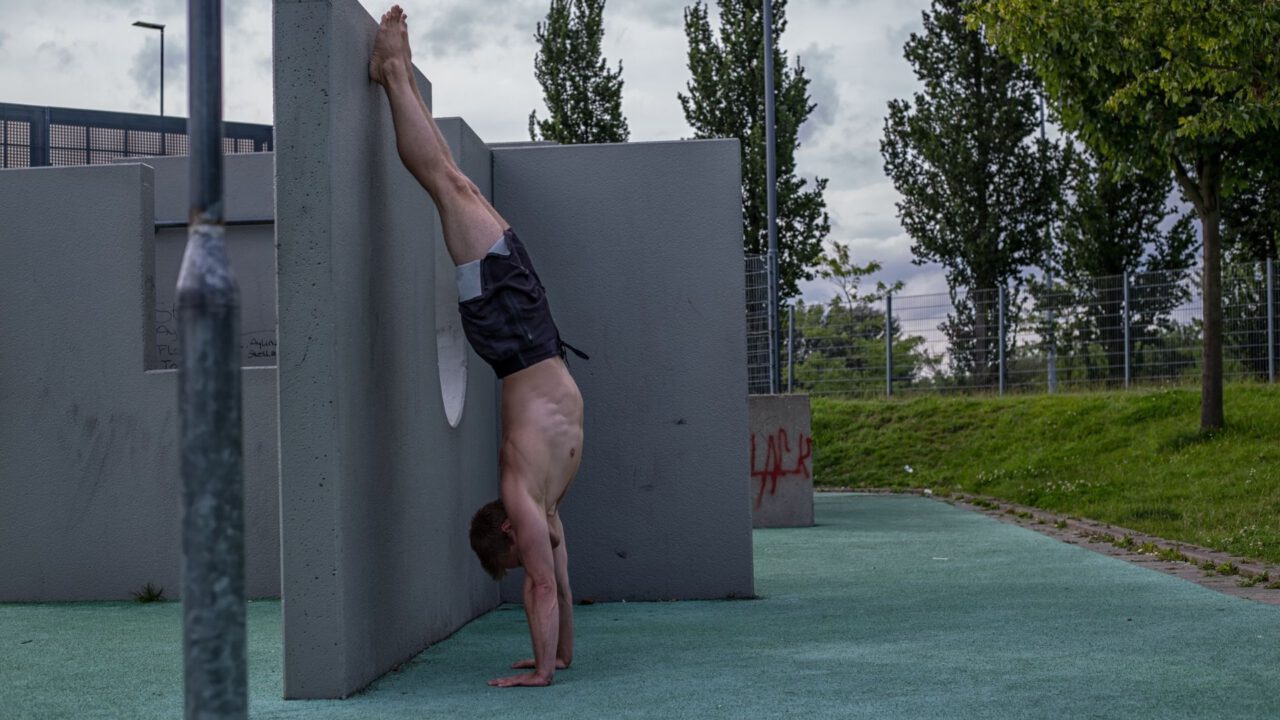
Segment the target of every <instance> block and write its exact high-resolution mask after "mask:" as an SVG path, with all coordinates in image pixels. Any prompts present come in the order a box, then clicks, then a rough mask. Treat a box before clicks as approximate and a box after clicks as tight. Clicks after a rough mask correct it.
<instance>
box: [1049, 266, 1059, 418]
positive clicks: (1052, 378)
mask: <svg viewBox="0 0 1280 720" xmlns="http://www.w3.org/2000/svg"><path fill="white" fill-rule="evenodd" d="M1048 279H1049V295H1048V298H1049V310H1048V315H1049V317H1048V321H1049V392H1050V393H1055V392H1057V391H1058V334H1057V332H1056V328H1055V327H1054V326H1053V324H1054V322H1055V321H1056V320H1057V317H1056V314H1055V313H1054V311H1053V275H1052V274H1050V275H1049V278H1048Z"/></svg>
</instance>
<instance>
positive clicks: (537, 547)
mask: <svg viewBox="0 0 1280 720" xmlns="http://www.w3.org/2000/svg"><path fill="white" fill-rule="evenodd" d="M508 483H510V484H511V485H515V486H517V488H518V489H517V490H516V491H515V492H510V493H509V492H506V490H507V487H508ZM503 491H504V492H503V493H502V495H503V498H502V501H503V505H505V506H506V509H507V517H509V518H511V525H512V527H513V529H514V530H515V535H516V546H517V549H518V551H519V553H520V560H521V564H523V565H524V572H525V576H524V612H525V616H526V617H527V619H528V621H529V634H530V636H531V637H532V640H533V660H534V671H533V672H532V673H525V674H521V675H513V676H511V677H506V678H498V679H496V680H490V681H489V684H490V685H496V686H498V687H512V686H515V685H549V684H551V680H552V678H553V677H554V676H555V672H556V668H555V662H556V642H557V639H558V636H559V632H560V629H559V625H560V617H559V609H558V607H557V605H558V603H557V602H556V576H555V557H554V555H553V553H552V550H551V537H550V535H548V533H547V516H546V514H545V512H543V510H542V509H541V508H539V507H538V506H537V504H536V503H534V502H533V499H532V498H530V497H529V495H528V494H527V493H526V492H524V490H523V488H519V487H518V482H517V481H514V480H510V481H508V480H505V479H504V481H503ZM509 496H510V498H509Z"/></svg>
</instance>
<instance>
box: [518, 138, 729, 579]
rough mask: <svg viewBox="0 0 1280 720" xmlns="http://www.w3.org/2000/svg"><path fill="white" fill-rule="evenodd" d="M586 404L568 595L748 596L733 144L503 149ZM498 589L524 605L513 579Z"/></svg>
mask: <svg viewBox="0 0 1280 720" xmlns="http://www.w3.org/2000/svg"><path fill="white" fill-rule="evenodd" d="M493 153H494V198H495V204H496V206H497V209H498V211H499V212H500V213H502V214H503V216H504V217H505V218H506V219H507V221H508V222H510V223H511V224H512V226H513V227H514V229H515V231H516V233H517V234H518V235H520V237H521V239H523V240H524V241H525V244H526V245H527V246H528V248H529V252H530V254H531V256H532V258H533V261H534V264H535V265H536V267H537V269H538V273H539V275H540V276H541V277H542V280H543V282H544V284H545V285H546V287H547V295H548V298H549V299H550V302H551V307H552V310H553V312H554V314H555V318H556V322H557V324H558V325H559V327H560V332H561V335H562V337H563V338H564V339H565V340H567V341H568V342H570V343H572V344H574V345H576V346H578V347H580V348H582V349H583V350H585V351H586V352H587V353H588V354H590V355H591V360H589V361H581V360H577V359H573V358H571V368H572V370H573V374H574V377H575V378H576V379H577V381H578V384H579V385H580V387H581V389H582V394H583V397H584V400H585V403H586V418H585V423H586V437H585V440H584V444H583V455H582V458H583V459H582V467H581V469H580V471H579V474H578V478H577V480H576V481H575V484H574V486H573V489H572V490H571V491H570V493H569V496H568V498H567V500H566V501H565V504H564V506H563V510H562V513H561V514H562V517H563V518H564V522H565V528H566V535H567V538H568V543H569V552H570V567H571V568H572V573H571V578H572V581H573V589H574V592H575V594H576V595H577V596H578V597H581V598H594V599H606V600H607V599H617V598H627V599H632V598H637V599H652V600H657V599H669V598H686V599H687V598H714V597H725V596H729V595H737V596H746V595H750V594H752V588H753V582H752V570H751V507H750V503H749V498H748V496H747V493H746V490H745V488H744V485H743V482H742V478H744V477H746V476H747V472H748V471H749V468H748V447H747V443H748V431H747V400H746V394H745V392H744V388H746V386H747V385H746V382H747V379H746V365H745V363H744V362H743V360H742V359H743V358H745V357H746V345H745V337H746V331H745V319H744V315H743V310H742V307H743V305H742V303H743V297H744V287H743V274H742V242H741V219H740V213H741V196H740V185H739V175H738V148H737V145H736V143H735V142H733V141H697V142H672V143H630V144H620V145H594V146H559V147H557V146H537V147H525V148H509V149H495V150H494V151H493ZM503 596H504V598H505V599H509V600H518V598H519V585H518V579H517V578H513V579H511V580H508V581H506V584H505V585H504V592H503Z"/></svg>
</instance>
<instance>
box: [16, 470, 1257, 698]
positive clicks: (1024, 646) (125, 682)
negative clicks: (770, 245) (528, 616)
mask: <svg viewBox="0 0 1280 720" xmlns="http://www.w3.org/2000/svg"><path fill="white" fill-rule="evenodd" d="M815 502H816V503H817V518H818V522H819V525H818V526H817V527H813V528H806V529H789V530H759V531H756V533H755V549H756V556H755V560H756V590H757V592H758V593H759V594H760V596H761V598H760V599H758V600H738V601H718V602H679V603H609V604H598V605H593V606H589V607H579V608H577V622H578V638H579V641H578V654H577V658H576V661H575V665H574V667H573V668H572V669H570V670H567V671H562V672H561V673H559V674H558V675H557V676H556V684H555V685H554V686H553V687H551V688H546V689H512V690H497V689H493V688H489V687H487V686H486V685H485V684H484V681H485V680H486V679H487V678H489V677H492V676H495V675H498V674H502V673H503V665H504V663H506V662H510V661H512V660H515V659H517V658H518V657H522V656H524V655H525V654H527V646H528V640H527V635H526V630H525V627H524V619H523V615H522V613H521V612H520V610H519V608H517V607H504V608H503V609H501V610H498V611H496V612H493V613H490V614H489V615H486V616H485V617H483V618H480V619H479V620H476V621H475V622H473V623H471V624H470V625H468V626H466V627H465V628H463V629H462V630H461V631H459V632H458V633H457V634H456V635H454V636H453V637H452V638H449V639H448V640H446V641H444V642H441V643H439V644H438V645H436V646H434V647H432V648H431V649H429V650H428V651H427V652H425V653H423V654H422V655H420V656H419V657H418V658H417V659H415V660H414V661H413V662H411V663H409V664H408V665H406V666H405V667H404V668H402V670H401V671H400V672H397V673H393V674H391V675H389V676H387V677H385V678H384V679H382V680H381V681H379V682H378V683H376V684H375V685H374V686H373V687H372V688H371V689H370V690H369V691H368V692H365V693H363V694H361V695H358V696H356V697H354V698H350V699H348V700H342V701H292V702H285V701H283V700H281V699H280V692H281V682H280V663H281V658H280V647H279V637H280V607H279V604H278V603H274V602H257V603H252V604H251V605H250V611H249V617H250V627H249V631H250V674H251V685H252V687H251V700H250V702H251V706H252V715H253V717H257V718H433V717H434V718H494V717H503V716H519V717H521V718H527V717H534V718H544V717H545V718H591V719H592V720H595V719H598V718H614V717H652V718H743V717H770V718H772V717H787V716H795V717H805V718H811V717H865V718H875V719H876V720H882V719H886V718H904V719H906V718H1066V717H1070V718H1126V719H1127V718H1160V719H1161V720H1168V719H1170V718H1263V717H1276V716H1277V713H1278V709H1277V706H1276V702H1277V700H1276V696H1275V689H1276V688H1277V687H1280V608H1277V607H1270V606H1264V605H1258V604H1254V603H1250V602H1248V601H1244V600H1238V599H1234V598H1229V597H1226V596H1223V595H1219V594H1217V593H1214V592H1212V591H1210V590H1206V589H1204V588H1202V587H1199V586H1197V585H1194V584H1191V583H1188V582H1185V581H1182V580H1178V579H1176V578H1172V577H1169V576H1166V575H1162V574H1160V573H1156V572H1153V571H1150V570H1146V569H1143V568H1139V567H1136V566H1133V565H1129V564H1127V563H1124V562H1122V561H1120V560H1115V559H1112V558H1107V557H1104V556H1101V555H1096V554H1093V553H1090V552H1088V551H1085V550H1081V549H1079V548H1076V547H1074V546H1070V545H1065V544H1060V543H1058V542H1057V541H1055V540H1052V539H1050V538H1047V537H1044V536H1041V535H1038V534H1036V533H1033V532H1031V531H1029V530H1025V529H1023V528H1019V527H1016V526H1013V525H1007V524H1002V523H998V522H996V521H994V520H991V519H989V518H986V517H984V516H981V515H978V514H974V513H970V512H967V511H964V510H959V509H956V508H952V507H950V506H947V505H945V504H943V503H940V502H936V501H932V500H927V499H923V498H916V497H897V496H865V495H822V496H818V497H817V498H816V501H815ZM178 623H179V607H178V605H177V604H175V603H163V604H159V605H139V604H134V603H103V604H73V605H0V717H3V718H6V719H8V718H15V719H16V718H100V717H111V718H140V719H141V718H176V717H180V716H181V668H180V665H179V662H180V653H179V649H178V644H179V626H178Z"/></svg>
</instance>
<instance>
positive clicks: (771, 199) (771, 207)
mask: <svg viewBox="0 0 1280 720" xmlns="http://www.w3.org/2000/svg"><path fill="white" fill-rule="evenodd" d="M773 103H774V97H773V2H772V0H764V157H765V195H766V197H767V203H766V204H767V206H768V208H767V210H768V223H769V254H768V259H769V384H770V386H771V388H770V392H773V393H777V392H778V385H779V382H778V379H779V378H778V368H779V367H780V366H779V365H778V346H779V345H780V344H781V338H780V337H779V334H778V188H777V166H776V164H775V163H776V160H775V157H774V155H775V153H774V142H775V136H774V119H773V113H774V108H773Z"/></svg>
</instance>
